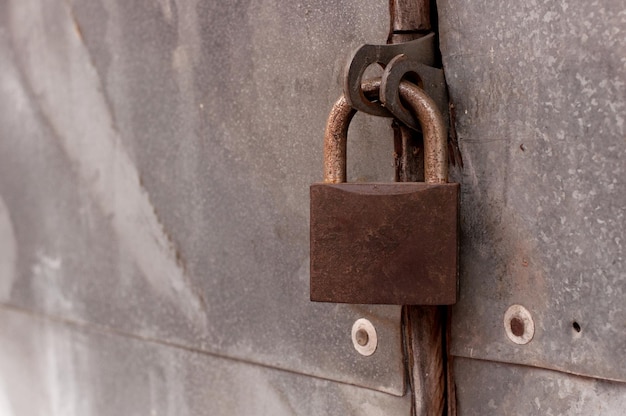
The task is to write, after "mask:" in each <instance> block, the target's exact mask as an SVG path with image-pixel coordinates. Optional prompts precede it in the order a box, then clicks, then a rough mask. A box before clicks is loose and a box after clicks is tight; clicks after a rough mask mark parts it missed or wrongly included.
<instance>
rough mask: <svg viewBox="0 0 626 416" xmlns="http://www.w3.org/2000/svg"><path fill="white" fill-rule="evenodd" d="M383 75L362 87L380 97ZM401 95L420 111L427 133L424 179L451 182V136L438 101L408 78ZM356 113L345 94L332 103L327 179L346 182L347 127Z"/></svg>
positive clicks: (326, 143)
mask: <svg viewBox="0 0 626 416" xmlns="http://www.w3.org/2000/svg"><path fill="white" fill-rule="evenodd" d="M380 83H381V80H380V78H376V79H371V80H367V81H364V82H363V84H362V86H361V89H362V90H363V92H364V93H365V95H366V96H367V97H368V98H371V97H373V98H377V96H378V93H379V91H380ZM400 97H401V98H402V99H403V100H404V101H405V102H406V104H407V105H408V106H409V108H410V109H411V110H412V111H413V112H414V113H415V114H416V115H417V119H418V120H419V123H420V126H421V127H422V132H423V134H424V179H425V182H427V183H446V182H448V137H447V129H446V126H445V125H444V122H443V117H442V115H441V112H440V111H439V109H438V108H437V104H436V103H435V102H434V101H433V99H432V98H430V97H429V96H428V95H427V94H426V93H425V92H424V90H422V89H421V88H419V87H418V86H416V85H414V84H411V83H410V82H407V81H402V82H401V83H400ZM355 114H356V110H354V109H353V108H352V107H351V106H350V104H348V102H347V101H346V98H345V96H344V95H341V97H339V99H338V100H337V101H336V102H335V104H334V105H333V108H332V109H331V111H330V115H329V116H328V121H327V123H326V131H325V132H324V182H325V183H341V182H346V180H347V179H346V156H347V155H346V148H347V142H348V127H349V125H350V121H351V120H352V117H354V115H355Z"/></svg>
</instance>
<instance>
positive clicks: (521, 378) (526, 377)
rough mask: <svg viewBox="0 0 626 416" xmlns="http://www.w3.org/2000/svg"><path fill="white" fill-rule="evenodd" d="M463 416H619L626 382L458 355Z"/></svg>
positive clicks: (625, 402)
mask: <svg viewBox="0 0 626 416" xmlns="http://www.w3.org/2000/svg"><path fill="white" fill-rule="evenodd" d="M454 370H455V371H454V373H455V379H456V386H457V389H456V392H457V405H458V414H459V415H462V416H472V415H476V416H484V415H490V416H501V415H502V416H510V415H524V416H544V415H554V416H557V415H563V416H569V415H602V416H621V415H623V414H624V407H625V406H626V385H624V384H623V383H616V382H611V381H605V380H594V379H592V378H587V377H578V376H573V375H569V374H564V373H557V372H555V371H551V370H545V369H538V368H532V367H525V366H518V365H510V364H500V363H493V362H489V361H480V360H469V359H465V358H457V359H456V360H455V363H454Z"/></svg>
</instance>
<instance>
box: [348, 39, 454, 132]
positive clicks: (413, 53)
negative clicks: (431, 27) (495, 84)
mask: <svg viewBox="0 0 626 416" xmlns="http://www.w3.org/2000/svg"><path fill="white" fill-rule="evenodd" d="M435 48H436V44H435V35H434V34H432V33H431V34H428V35H426V36H424V37H421V38H419V39H416V40H413V41H410V42H405V43H399V44H393V45H363V46H361V47H360V48H358V49H357V50H356V51H355V52H354V54H353V55H352V58H351V59H350V61H349V63H348V66H347V67H346V72H345V77H344V95H345V97H346V100H347V101H348V103H349V104H350V105H351V106H352V107H353V108H354V109H356V110H358V111H363V112H365V113H368V114H372V115H375V116H381V117H395V118H397V119H399V120H400V121H402V122H403V123H404V124H406V125H407V126H409V127H411V128H412V129H414V130H418V131H419V130H420V126H419V123H418V121H417V119H416V117H415V116H414V115H413V114H412V113H411V112H410V111H408V110H407V109H406V107H405V106H404V104H403V102H402V100H401V99H400V94H399V86H400V82H401V81H402V80H403V79H404V78H405V77H406V76H407V75H412V76H413V79H414V80H416V81H417V84H418V86H420V87H421V88H422V89H424V91H426V93H427V94H428V95H429V96H430V97H432V98H433V100H434V101H435V103H436V104H437V107H438V109H439V111H441V113H442V115H443V117H444V122H445V123H446V125H447V122H448V100H447V92H446V83H445V78H444V74H443V70H442V69H440V68H435V67H434V66H433V65H434V64H435ZM372 64H379V65H381V66H383V67H384V68H385V70H384V73H383V82H382V85H381V92H380V100H379V101H377V102H376V101H370V100H369V99H368V98H367V97H366V95H365V93H364V92H363V89H362V87H361V85H362V83H363V74H364V72H365V70H366V69H367V68H368V67H369V66H370V65H372Z"/></svg>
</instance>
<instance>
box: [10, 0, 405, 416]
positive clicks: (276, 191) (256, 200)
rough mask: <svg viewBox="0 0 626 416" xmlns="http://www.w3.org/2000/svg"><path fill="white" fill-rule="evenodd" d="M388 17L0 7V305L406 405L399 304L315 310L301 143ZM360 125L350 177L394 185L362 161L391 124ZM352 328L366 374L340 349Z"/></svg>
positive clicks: (151, 7) (344, 9) (308, 150)
mask: <svg viewBox="0 0 626 416" xmlns="http://www.w3.org/2000/svg"><path fill="white" fill-rule="evenodd" d="M386 15H387V10H386V5H385V4H381V3H380V2H374V1H372V2H368V3H364V2H362V1H355V2H342V3H340V4H339V3H337V4H334V5H330V4H329V3H328V2H317V3H316V2H313V3H307V4H302V3H288V4H284V3H280V4H278V3H274V2H266V1H250V2H247V3H237V4H233V5H229V6H225V5H224V4H222V3H211V2H208V3H207V2H203V1H179V2H176V3H174V2H154V1H141V2H139V1H133V2H127V1H113V0H111V1H69V2H64V1H51V2H39V1H35V0H19V1H17V0H16V1H4V2H2V3H0V55H1V56H2V57H3V59H2V60H0V90H1V91H2V94H0V97H1V99H0V126H1V129H2V131H1V139H0V196H1V197H0V198H1V200H2V201H3V204H2V205H3V207H4V208H5V209H3V213H4V217H3V218H4V222H2V223H0V224H2V225H1V227H2V228H0V230H2V232H3V234H2V235H1V236H0V241H2V243H0V244H2V246H3V247H12V250H8V251H7V252H6V254H4V253H3V254H2V255H3V256H5V257H6V259H4V257H3V258H2V260H3V261H5V260H6V265H7V266H6V268H4V264H3V269H2V274H1V275H0V276H1V277H2V284H1V286H0V287H1V288H2V293H1V295H2V297H1V301H2V303H3V304H4V305H12V306H16V307H19V308H23V309H26V310H32V311H36V312H37V313H41V314H44V315H48V316H53V317H56V318H62V319H64V320H67V321H71V322H80V323H84V324H85V325H87V326H89V325H99V326H104V327H107V328H111V329H112V330H115V331H118V332H122V333H124V334H129V335H132V336H138V337H141V339H146V340H152V341H154V342H161V343H167V344H168V345H174V346H177V347H180V348H190V349H194V350H198V351H201V352H203V353H210V354H215V355H218V356H225V357H231V358H236V359H238V360H243V361H246V362H250V363H258V364H262V365H264V366H270V367H276V368H280V369H285V370H288V371H290V372H295V373H301V374H308V375H313V376H316V377H319V378H324V379H330V380H337V381H341V382H343V383H350V384H356V385H360V386H364V387H367V388H370V389H376V390H381V391H384V392H389V393H391V394H394V395H402V394H404V393H405V385H404V366H403V361H402V346H401V337H400V308H399V307H385V306H372V307H363V306H347V305H328V304H312V303H310V302H309V299H308V297H309V290H308V265H309V259H308V250H309V247H308V223H307V221H308V220H307V219H308V195H307V191H308V185H309V184H310V183H311V182H313V181H315V180H319V179H321V178H320V174H319V170H320V166H322V155H321V153H322V149H321V146H315V145H314V144H315V143H320V142H321V137H322V132H323V126H324V121H325V119H326V116H327V114H328V109H329V107H330V103H331V101H330V100H331V99H332V97H335V96H336V95H337V94H338V93H339V91H340V86H339V82H340V79H339V68H341V66H342V65H343V63H344V62H345V58H346V54H345V52H344V51H349V50H350V49H352V48H354V47H356V46H357V45H358V44H361V43H363V42H367V41H370V42H372V41H375V40H378V39H382V38H384V36H385V35H386V29H387V28H386V23H387V22H386V19H384V18H382V19H381V16H386ZM277 68H281V70H280V71H278V70H277ZM333 82H334V84H333ZM329 84H330V85H329ZM333 85H334V87H333ZM320 91H323V92H322V93H320ZM326 91H328V92H326ZM355 122H356V124H355V127H354V128H353V134H356V135H359V136H360V140H359V142H358V143H357V144H356V145H355V147H354V154H355V155H356V159H357V160H359V163H354V164H353V165H352V166H351V170H350V171H349V175H350V176H351V177H353V178H354V177H357V178H358V177H365V178H366V179H370V180H385V179H391V178H392V177H393V172H392V166H391V163H390V162H387V163H385V162H382V161H381V162H374V161H375V160H377V159H379V158H380V155H381V154H384V153H385V152H390V148H391V145H390V141H391V137H389V142H388V143H385V140H384V139H381V137H385V136H387V135H388V134H389V133H388V130H387V128H386V126H385V123H383V122H380V121H378V120H369V119H368V120H365V119H362V118H361V119H359V118H358V117H357V120H355ZM359 155H362V157H359ZM6 230H10V232H9V231H6ZM362 317H366V318H368V319H369V320H370V321H372V322H373V324H374V325H375V327H376V330H377V332H378V338H379V343H378V348H377V350H376V353H375V354H373V355H372V356H371V357H363V356H361V355H359V354H358V353H357V352H356V351H355V350H354V348H353V346H352V341H351V335H350V330H351V327H352V324H353V322H354V321H355V320H356V319H358V318H362ZM2 338H3V340H2V342H4V340H5V339H6V338H7V335H6V334H3V335H2ZM41 353H42V354H43V352H41ZM50 353H51V354H54V351H51V352H50ZM151 363H152V364H154V365H156V364H155V363H153V362H152V361H150V360H148V362H147V363H146V365H150V364H151ZM225 366H226V367H227V365H225ZM60 368H61V367H60ZM196 380H197V379H196ZM120 388H121V387H120ZM190 394H199V393H198V390H195V393H194V392H190ZM52 396H54V393H52ZM54 397H56V396H54ZM74 398H75V396H74ZM86 400H91V399H89V398H88V399H86ZM329 413H336V412H335V411H331V412H329ZM339 413H341V412H339ZM222 414H228V412H227V411H225V413H222Z"/></svg>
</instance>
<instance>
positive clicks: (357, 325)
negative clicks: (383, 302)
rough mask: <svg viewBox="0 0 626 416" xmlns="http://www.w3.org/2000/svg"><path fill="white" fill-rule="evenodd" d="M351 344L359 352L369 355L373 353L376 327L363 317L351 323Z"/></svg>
mask: <svg viewBox="0 0 626 416" xmlns="http://www.w3.org/2000/svg"><path fill="white" fill-rule="evenodd" d="M352 345H354V349H355V350H357V351H358V352H359V354H361V355H364V356H366V357H369V356H370V355H372V354H374V351H376V347H377V346H378V336H377V335H376V328H374V325H372V323H371V322H370V321H369V320H367V319H365V318H361V319H357V320H356V321H355V322H354V324H353V325H352Z"/></svg>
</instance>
